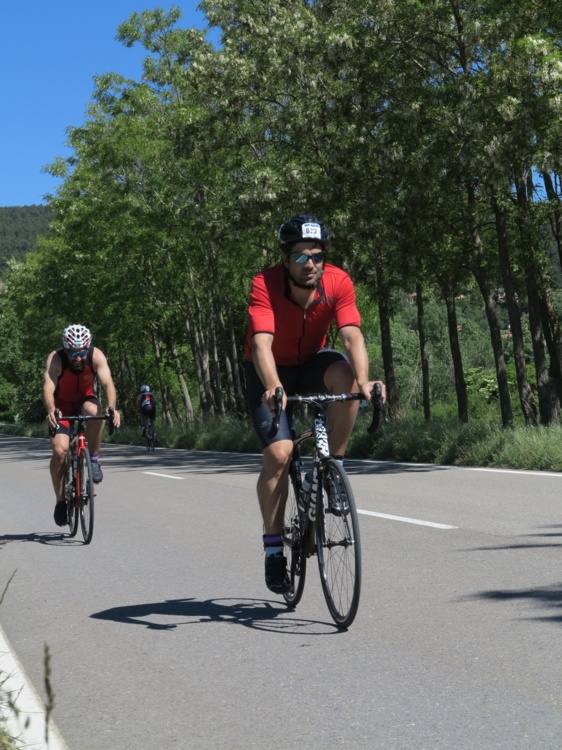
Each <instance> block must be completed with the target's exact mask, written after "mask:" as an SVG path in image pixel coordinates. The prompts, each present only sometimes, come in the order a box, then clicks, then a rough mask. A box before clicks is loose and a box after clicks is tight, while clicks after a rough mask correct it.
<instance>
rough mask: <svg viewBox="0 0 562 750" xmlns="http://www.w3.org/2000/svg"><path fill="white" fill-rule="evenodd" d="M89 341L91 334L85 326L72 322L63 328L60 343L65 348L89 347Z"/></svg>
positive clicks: (90, 341)
mask: <svg viewBox="0 0 562 750" xmlns="http://www.w3.org/2000/svg"><path fill="white" fill-rule="evenodd" d="M91 343H92V334H91V333H90V331H89V329H88V328H86V326H81V325H80V324H79V323H73V324H72V325H69V326H67V327H66V328H65V329H64V333H63V334H62V345H63V346H64V348H65V349H89V348H90V345H91Z"/></svg>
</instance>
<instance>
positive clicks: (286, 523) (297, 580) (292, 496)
mask: <svg viewBox="0 0 562 750" xmlns="http://www.w3.org/2000/svg"><path fill="white" fill-rule="evenodd" d="M297 493H298V484H297V477H296V469H295V465H294V464H293V463H291V466H290V468H289V492H288V495H287V502H286V503H285V516H284V520H283V544H284V547H285V555H286V557H287V566H288V569H289V578H290V580H291V588H290V590H289V591H287V592H285V593H284V594H283V598H284V599H285V601H286V602H287V604H289V605H290V606H291V607H296V606H297V604H298V603H299V602H300V600H301V597H302V592H303V590H304V581H305V577H306V554H305V552H304V549H303V544H302V541H303V533H302V526H301V521H300V519H299V511H298V507H297Z"/></svg>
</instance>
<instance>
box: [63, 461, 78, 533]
mask: <svg viewBox="0 0 562 750" xmlns="http://www.w3.org/2000/svg"><path fill="white" fill-rule="evenodd" d="M74 486H75V485H74V476H73V474H72V455H71V453H70V451H69V452H68V454H67V457H66V467H65V470H64V499H65V500H66V513H67V517H68V536H69V537H73V536H76V532H77V531H78V508H77V505H76V496H75V491H74Z"/></svg>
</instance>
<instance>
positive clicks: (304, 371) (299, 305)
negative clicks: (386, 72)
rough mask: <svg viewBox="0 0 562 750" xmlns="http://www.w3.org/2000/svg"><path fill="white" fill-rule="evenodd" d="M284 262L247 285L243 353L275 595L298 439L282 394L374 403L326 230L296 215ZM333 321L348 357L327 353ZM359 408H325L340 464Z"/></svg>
mask: <svg viewBox="0 0 562 750" xmlns="http://www.w3.org/2000/svg"><path fill="white" fill-rule="evenodd" d="M278 238H279V242H280V245H281V250H282V253H283V257H282V261H281V263H279V264H278V265H276V266H273V267H271V268H267V269H265V270H264V271H262V272H261V273H259V274H257V276H255V277H254V279H253V280H252V286H251V290H250V300H249V305H248V328H247V333H246V342H245V348H244V355H245V374H246V391H247V399H248V407H249V410H250V413H251V415H252V419H253V423H254V427H255V429H256V432H257V434H258V436H259V438H260V440H261V442H262V445H263V464H262V469H261V472H260V475H259V478H258V483H257V493H258V499H259V504H260V510H261V514H262V518H263V526H264V535H263V545H264V550H265V582H266V585H267V587H268V588H269V589H270V590H271V591H274V592H276V593H283V592H284V591H287V590H288V588H289V586H290V583H289V578H288V574H287V563H286V559H285V557H284V555H283V539H282V530H283V514H284V509H285V501H286V499H287V491H288V467H289V463H290V460H291V454H292V450H293V437H294V431H293V427H292V415H291V413H290V409H286V407H287V401H286V396H287V395H293V394H294V393H313V392H316V393H318V392H329V393H347V392H349V391H353V390H357V389H358V390H359V391H361V392H362V393H363V395H364V396H365V399H367V400H368V399H370V397H371V391H372V388H373V385H374V384H375V382H379V383H380V384H381V388H382V395H383V398H385V387H384V383H382V382H381V381H372V380H369V361H368V356H367V350H366V347H365V342H364V339H363V334H362V333H361V328H360V325H361V316H360V314H359V311H358V310H357V306H356V304H355V291H354V288H353V283H352V281H351V279H350V277H349V276H348V274H347V273H346V272H345V271H343V270H342V269H341V268H338V267H337V266H334V265H332V264H330V263H327V262H326V252H327V248H328V244H329V232H328V229H327V227H326V225H325V224H324V223H323V222H322V221H321V220H320V219H318V218H317V217H315V216H312V215H310V214H300V215H298V216H294V217H292V218H291V219H289V220H288V221H286V222H285V223H284V224H282V225H281V227H280V228H279V235H278ZM332 323H335V325H336V327H337V329H338V334H339V338H340V341H341V343H342V345H343V349H344V351H345V354H342V353H341V352H337V351H335V350H333V349H325V348H324V347H325V344H326V337H327V333H328V329H329V327H330V325H331V324H332ZM279 386H280V387H281V388H282V389H283V393H284V396H283V410H282V413H281V418H280V423H279V430H278V432H277V434H276V435H275V436H273V437H272V436H271V435H270V434H269V431H270V428H271V419H272V413H273V411H274V394H275V390H276V389H277V388H278V387H279ZM358 409H359V403H358V402H357V401H348V402H342V403H341V404H334V405H332V406H331V407H330V410H329V440H330V451H331V453H332V455H333V456H334V457H335V458H336V459H339V460H343V457H344V455H345V451H346V448H347V443H348V441H349V438H350V436H351V432H352V430H353V425H354V423H355V418H356V416H357V411H358Z"/></svg>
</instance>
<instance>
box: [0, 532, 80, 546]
mask: <svg viewBox="0 0 562 750" xmlns="http://www.w3.org/2000/svg"><path fill="white" fill-rule="evenodd" d="M10 542H35V543H36V544H48V545H51V546H60V545H67V544H68V545H75V544H79V545H82V544H83V542H82V541H81V540H79V539H71V538H70V537H69V536H68V534H63V533H62V532H60V531H58V532H57V531H53V532H46V533H44V534H38V533H37V532H35V531H33V532H31V533H29V534H2V535H1V536H0V550H1V549H2V547H3V545H5V544H8V543H10Z"/></svg>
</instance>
